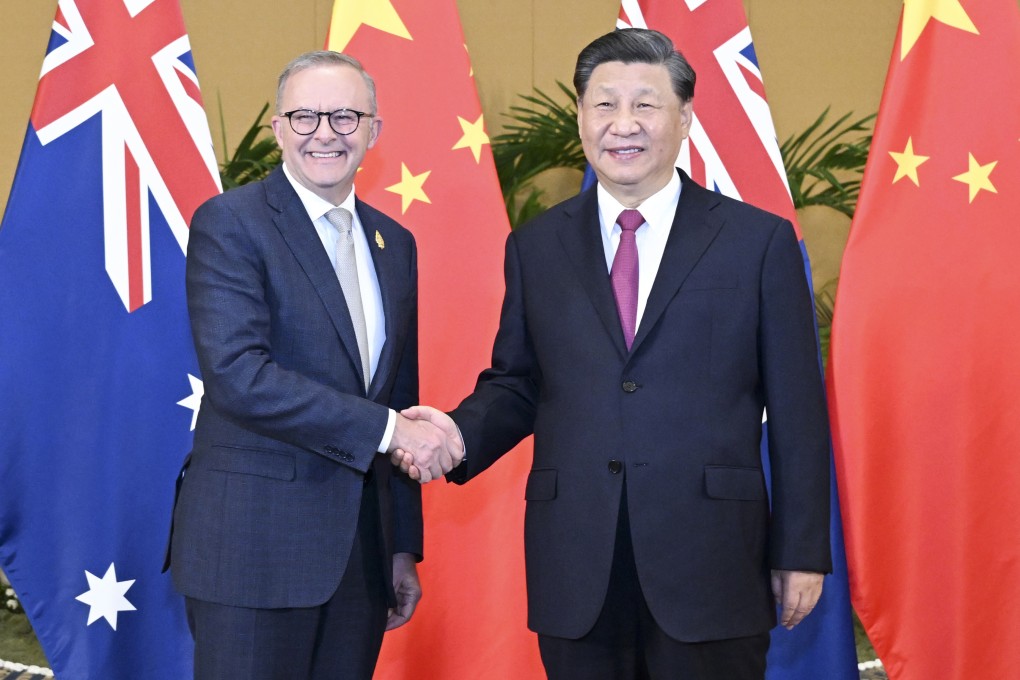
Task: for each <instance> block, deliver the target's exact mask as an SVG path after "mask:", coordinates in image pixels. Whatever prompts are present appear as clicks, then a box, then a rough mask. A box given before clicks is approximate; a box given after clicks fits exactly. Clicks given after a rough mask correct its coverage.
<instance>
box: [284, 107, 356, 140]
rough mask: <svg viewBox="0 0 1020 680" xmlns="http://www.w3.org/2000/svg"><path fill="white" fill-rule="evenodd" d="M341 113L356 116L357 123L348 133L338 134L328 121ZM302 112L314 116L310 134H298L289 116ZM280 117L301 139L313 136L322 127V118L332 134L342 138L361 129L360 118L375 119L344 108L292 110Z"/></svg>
mask: <svg viewBox="0 0 1020 680" xmlns="http://www.w3.org/2000/svg"><path fill="white" fill-rule="evenodd" d="M341 111H345V112H347V113H353V114H354V115H355V116H357V122H356V123H354V129H353V130H351V131H350V132H340V131H339V130H337V129H336V128H335V127H333V123H332V121H330V118H332V117H333V114H334V113H340V112H341ZM302 112H303V113H313V114H315V116H316V123H315V127H314V128H312V130H311V131H310V132H298V131H297V129H296V128H295V127H294V119H293V118H292V117H291V116H293V115H294V114H295V113H302ZM280 115H281V116H284V117H286V118H287V122H289V123H290V129H291V130H294V134H296V135H301V136H302V137H307V136H308V135H314V134H315V132H316V130H318V129H319V126H320V125H322V117H323V116H325V117H326V122H327V124H328V125H329V128H330V129H331V130H332V131H333V132H335V133H337V134H338V135H341V136H344V137H346V136H347V135H353V134H354V133H355V132H357V131H358V128H359V127H361V119H362V118H375V114H374V113H365V112H364V111H355V110H354V109H346V108H344V109H336V110H333V111H313V110H312V109H294V110H293V111H284V112H283V113H281V114H280Z"/></svg>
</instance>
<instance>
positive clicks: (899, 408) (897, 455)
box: [829, 0, 1020, 680]
mask: <svg viewBox="0 0 1020 680" xmlns="http://www.w3.org/2000/svg"><path fill="white" fill-rule="evenodd" d="M1017 82H1020V9H1018V5H1017V3H1016V0H940V1H938V2H935V1H930V0H906V2H905V3H904V9H903V15H902V18H901V22H900V33H899V37H898V40H897V42H896V46H895V49H894V53H893V56H892V61H891V64H890V67H889V75H888V78H887V80H886V84H885V92H884V94H883V98H882V105H881V109H880V112H879V117H878V121H877V124H876V128H875V137H874V142H873V144H872V148H871V155H870V159H869V162H868V166H867V169H866V172H865V175H864V186H863V188H862V191H861V197H860V203H859V206H858V209H857V214H856V216H855V219H854V222H853V227H852V229H851V232H850V240H849V243H848V245H847V249H846V253H845V255H844V258H843V267H842V273H841V279H840V284H839V291H838V296H837V303H836V313H835V323H834V326H833V332H832V355H831V361H830V364H829V365H830V370H831V376H830V380H829V388H830V404H831V411H832V420H833V427H834V435H835V437H836V446H837V471H838V474H839V482H840V487H841V488H840V492H841V493H840V496H841V498H842V501H843V513H844V514H843V516H844V519H845V529H846V538H847V553H848V556H849V561H850V574H851V591H852V596H853V601H854V605H855V607H856V610H857V612H858V614H859V615H860V618H861V620H862V621H863V623H864V625H865V627H866V629H867V631H868V634H869V636H870V637H871V640H872V642H873V643H874V645H875V650H876V652H877V653H878V655H879V657H880V658H881V659H882V660H883V662H884V663H885V666H886V668H887V669H888V672H889V677H890V678H893V679H894V680H908V679H916V680H929V679H930V678H940V679H953V678H1014V677H1017V673H1018V672H1020V671H1018V669H1020V645H1017V643H1016V641H1017V636H1018V634H1020V540H1018V539H1020V512H1018V511H1017V510H1018V508H1017V502H1018V501H1017V499H1018V498H1020V463H1018V462H1017V454H1018V453H1020V353H1017V352H1016V351H1015V350H1014V348H1013V344H1014V338H1015V337H1017V335H1018V334H1020V320H1018V316H1017V313H1016V310H1018V309H1020V269H1018V267H1017V264H1016V254H1017V253H1018V252H1020V217H1018V216H1020V89H1018V88H1017Z"/></svg>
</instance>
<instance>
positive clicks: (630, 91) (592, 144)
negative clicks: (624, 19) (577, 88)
mask: <svg viewBox="0 0 1020 680" xmlns="http://www.w3.org/2000/svg"><path fill="white" fill-rule="evenodd" d="M691 110H692V109H691V102H690V101H688V102H686V103H684V102H681V100H680V97H678V96H677V95H676V93H675V92H674V91H673V88H672V84H671V82H670V77H669V70H668V69H667V68H666V67H665V66H663V65H661V64H645V63H631V64H625V63H623V62H620V61H609V62H605V63H603V64H599V65H598V66H596V67H595V69H594V70H593V71H592V72H591V79H590V80H589V81H588V86H587V89H586V90H585V93H584V96H583V97H582V98H581V99H580V100H579V101H578V105H577V126H578V129H579V130H580V134H581V146H582V147H583V148H584V155H585V157H587V159H588V163H589V164H590V165H591V167H592V169H593V170H594V171H595V174H596V175H597V176H598V178H599V183H600V184H602V186H603V187H605V189H606V190H607V191H608V192H609V193H610V194H611V195H612V196H613V197H614V198H615V199H616V200H618V201H620V203H622V204H624V205H625V206H627V207H629V208H633V207H636V206H638V205H640V204H641V203H642V201H644V200H645V199H646V198H648V197H649V196H651V195H652V194H654V193H655V192H657V191H658V190H660V189H662V188H663V187H664V186H666V184H667V183H668V182H669V180H670V179H671V178H672V176H673V173H674V172H676V170H675V167H676V160H677V156H678V155H679V153H680V145H681V143H682V142H683V140H684V139H685V138H686V137H687V134H688V133H689V132H690V129H691V117H692V114H691Z"/></svg>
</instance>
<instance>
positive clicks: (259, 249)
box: [171, 169, 422, 608]
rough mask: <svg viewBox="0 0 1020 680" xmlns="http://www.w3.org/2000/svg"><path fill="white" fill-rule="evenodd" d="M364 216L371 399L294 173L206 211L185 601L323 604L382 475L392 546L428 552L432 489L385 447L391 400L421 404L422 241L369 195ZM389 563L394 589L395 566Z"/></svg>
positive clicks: (195, 289)
mask: <svg viewBox="0 0 1020 680" xmlns="http://www.w3.org/2000/svg"><path fill="white" fill-rule="evenodd" d="M357 211H358V215H359V217H360V219H361V222H362V224H363V225H364V228H365V231H366V233H367V234H368V237H369V238H368V240H369V244H370V249H371V251H372V257H373V260H374V263H375V269H376V274H377V275H378V279H379V287H380V289H381V291H382V300H383V308H384V317H385V327H386V342H385V345H384V347H383V349H382V355H381V357H380V359H379V365H378V369H377V371H376V373H375V375H374V377H373V380H372V385H371V386H370V388H369V389H368V393H367V394H366V391H365V388H364V386H363V385H362V378H361V362H360V359H359V354H358V346H357V340H356V338H355V335H354V328H353V326H352V324H351V321H350V318H349V314H348V311H347V306H346V303H345V301H344V296H343V292H342V290H341V288H340V284H339V282H338V281H337V277H336V274H335V273H334V270H333V268H332V265H331V264H330V261H329V257H328V256H327V254H326V252H325V249H324V248H323V247H322V243H321V241H320V240H319V238H318V236H317V234H316V231H315V228H314V226H313V225H312V223H311V221H310V220H309V219H308V213H307V212H306V211H305V209H304V206H303V205H302V203H301V201H300V199H299V198H298V196H297V194H296V193H295V192H294V189H293V187H291V185H290V183H289V182H288V180H287V178H286V176H285V175H284V174H283V172H282V170H281V169H277V170H276V171H274V172H273V173H272V174H271V175H270V176H269V177H268V178H267V179H266V180H264V181H262V182H259V183H256V184H251V185H247V186H244V187H241V188H239V189H235V190H232V191H229V192H227V193H225V194H223V195H221V196H217V197H215V198H213V199H211V200H210V201H208V202H206V203H205V204H204V205H202V206H201V207H200V208H199V209H198V211H197V212H196V213H195V216H194V219H193V220H192V225H191V234H190V240H189V244H188V262H187V293H188V309H189V312H190V315H191V324H192V331H193V335H194V338H195V346H196V349H197V352H198V360H199V366H200V368H201V371H202V378H203V380H204V383H205V395H204V397H203V399H202V408H201V411H200V414H199V417H198V423H197V425H196V428H195V443H194V448H193V450H192V453H191V456H190V461H189V464H188V467H187V470H186V473H185V475H184V477H183V481H182V483H181V486H180V491H179V494H178V499H177V503H176V507H175V511H174V528H173V532H172V539H171V549H172V552H171V555H172V567H173V569H172V573H173V580H174V584H175V585H176V587H177V588H178V590H179V591H180V592H182V593H183V594H185V595H187V596H190V597H193V598H197V599H201V600H206V601H210V602H217V603H221V604H226V605H232V606H242V607H253V608H277V607H307V606H313V605H318V604H321V603H323V602H325V601H326V600H327V599H328V598H329V597H330V596H331V595H332V593H333V592H334V591H335V590H336V588H337V585H338V584H339V582H340V578H341V576H342V575H343V573H344V569H345V566H346V564H347V558H348V555H349V554H350V550H351V545H352V541H353V539H354V536H355V532H356V528H357V523H358V514H359V507H360V503H361V497H362V492H363V490H364V488H365V483H366V482H365V480H366V473H368V472H369V471H370V470H371V471H372V474H371V475H369V476H368V478H369V483H373V484H376V485H377V487H378V489H379V498H380V511H381V518H382V531H383V533H384V545H385V546H386V551H387V555H388V556H389V555H392V553H393V552H394V551H396V552H410V553H416V554H419V555H420V554H421V552H422V523H421V492H420V490H419V487H418V485H417V484H416V483H414V482H412V481H411V480H409V479H408V478H407V477H406V475H402V474H400V473H399V471H395V470H394V468H393V467H392V466H391V465H390V463H389V459H388V458H387V457H386V456H380V455H379V454H378V453H377V452H376V448H377V446H378V445H379V442H380V440H381V439H382V435H383V431H384V430H385V425H386V420H387V407H388V406H389V407H393V408H395V409H401V408H404V407H406V406H410V405H413V404H416V403H417V402H418V355H417V351H418V349H417V260H416V250H415V244H414V239H413V237H412V236H411V234H410V233H409V232H408V231H406V230H405V229H403V228H402V227H401V226H399V225H398V224H397V223H396V222H394V221H393V220H391V219H390V218H388V217H386V216H385V215H383V214H382V213H380V212H379V211H377V210H374V209H373V208H371V207H370V206H368V205H366V204H364V203H362V202H360V201H359V202H358V203H357ZM376 234H378V236H376ZM380 568H382V569H384V570H386V572H387V578H386V582H387V583H390V582H391V579H390V578H389V576H388V575H389V570H390V569H392V561H391V560H390V559H386V560H384V564H383V565H380Z"/></svg>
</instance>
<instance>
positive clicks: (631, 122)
mask: <svg viewBox="0 0 1020 680" xmlns="http://www.w3.org/2000/svg"><path fill="white" fill-rule="evenodd" d="M640 129H641V125H640V123H638V119H637V116H635V115H634V112H633V111H632V110H630V109H629V108H627V107H621V108H620V109H619V110H618V111H616V112H615V113H614V115H613V119H612V120H611V121H610V123H609V132H610V133H611V134H614V135H618V136H620V137H629V136H630V135H633V134H635V133H637V132H638V131H639V130H640Z"/></svg>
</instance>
